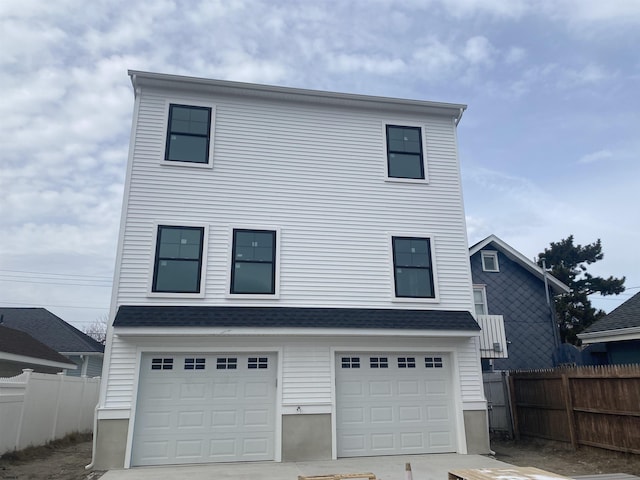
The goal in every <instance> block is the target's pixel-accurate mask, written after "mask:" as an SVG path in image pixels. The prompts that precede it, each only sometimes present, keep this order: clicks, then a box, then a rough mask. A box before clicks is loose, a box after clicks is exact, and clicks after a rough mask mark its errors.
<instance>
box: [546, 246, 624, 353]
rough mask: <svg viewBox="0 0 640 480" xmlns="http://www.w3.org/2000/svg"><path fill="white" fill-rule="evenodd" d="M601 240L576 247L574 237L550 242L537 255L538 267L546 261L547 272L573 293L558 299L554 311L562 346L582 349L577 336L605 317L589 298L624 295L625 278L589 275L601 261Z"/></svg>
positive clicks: (602, 255) (602, 254)
mask: <svg viewBox="0 0 640 480" xmlns="http://www.w3.org/2000/svg"><path fill="white" fill-rule="evenodd" d="M603 257H604V253H602V243H601V242H600V239H598V240H597V241H595V242H594V243H591V244H588V245H584V246H582V245H574V243H573V235H569V236H568V237H567V238H565V239H563V240H560V241H559V242H557V243H556V242H551V246H550V247H549V248H545V250H544V252H542V253H540V254H538V265H540V266H542V260H543V259H544V260H545V263H546V267H547V271H548V272H549V273H551V275H553V276H554V277H556V278H557V279H558V280H560V281H561V282H563V283H564V284H566V285H567V286H569V287H570V288H571V292H570V293H566V294H563V295H561V296H559V297H557V298H556V302H555V307H556V315H557V320H558V326H559V328H560V339H561V341H562V342H563V343H572V344H574V345H579V343H580V339H578V337H577V336H576V335H577V334H578V333H580V332H581V331H582V330H584V329H585V328H587V327H588V326H589V325H591V324H592V323H593V322H595V321H596V320H598V319H599V318H601V317H603V316H604V315H605V312H604V311H603V310H600V309H597V310H596V309H595V308H593V307H592V306H591V301H590V300H589V295H591V294H593V293H599V294H600V295H618V294H620V293H622V292H624V288H625V287H624V281H625V277H622V278H614V277H613V276H609V278H602V277H594V276H593V275H591V274H590V273H589V272H587V265H591V264H592V263H595V262H597V261H599V260H602V259H603Z"/></svg>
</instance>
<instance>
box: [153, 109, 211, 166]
mask: <svg viewBox="0 0 640 480" xmlns="http://www.w3.org/2000/svg"><path fill="white" fill-rule="evenodd" d="M210 136H211V108H210V107H197V106H192V105H176V104H170V105H169V125H168V128H167V145H166V149H165V155H164V159H165V160H168V161H173V162H189V163H201V164H208V163H209V149H210Z"/></svg>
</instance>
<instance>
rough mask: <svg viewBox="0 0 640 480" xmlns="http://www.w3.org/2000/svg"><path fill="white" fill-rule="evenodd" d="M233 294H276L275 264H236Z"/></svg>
mask: <svg viewBox="0 0 640 480" xmlns="http://www.w3.org/2000/svg"><path fill="white" fill-rule="evenodd" d="M233 274H234V275H233V286H232V293H275V290H274V288H273V263H245V262H236V263H235V265H234V271H233Z"/></svg>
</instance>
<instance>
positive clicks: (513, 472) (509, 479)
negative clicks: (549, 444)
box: [449, 467, 571, 480]
mask: <svg viewBox="0 0 640 480" xmlns="http://www.w3.org/2000/svg"><path fill="white" fill-rule="evenodd" d="M541 478H544V479H545V480H571V479H570V478H569V477H563V476H562V475H558V474H555V473H552V472H547V471H545V470H541V469H539V468H534V467H510V468H472V469H462V470H451V471H449V480H540V479H541Z"/></svg>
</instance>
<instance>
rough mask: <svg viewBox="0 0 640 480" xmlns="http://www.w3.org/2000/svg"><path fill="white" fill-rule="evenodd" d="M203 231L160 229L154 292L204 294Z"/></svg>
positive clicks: (160, 226)
mask: <svg viewBox="0 0 640 480" xmlns="http://www.w3.org/2000/svg"><path fill="white" fill-rule="evenodd" d="M203 241H204V228H203V227H177V226H169V225H158V237H157V240H156V254H155V262H154V271H153V285H152V288H151V291H152V292H163V293H200V281H201V274H202V251H203Z"/></svg>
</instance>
